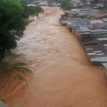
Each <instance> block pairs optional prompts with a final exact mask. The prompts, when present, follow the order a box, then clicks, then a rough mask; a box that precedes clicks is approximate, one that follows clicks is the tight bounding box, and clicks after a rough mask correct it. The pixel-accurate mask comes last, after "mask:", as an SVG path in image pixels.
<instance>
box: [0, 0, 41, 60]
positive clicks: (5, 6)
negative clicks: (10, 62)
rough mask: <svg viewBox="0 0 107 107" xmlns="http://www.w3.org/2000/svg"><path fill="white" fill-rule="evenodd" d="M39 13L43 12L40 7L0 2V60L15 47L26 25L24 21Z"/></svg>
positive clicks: (0, 0)
mask: <svg viewBox="0 0 107 107" xmlns="http://www.w3.org/2000/svg"><path fill="white" fill-rule="evenodd" d="M40 12H43V9H42V8H41V7H40V6H35V7H28V6H27V4H26V3H24V2H23V3H22V2H20V1H19V0H0V60H1V59H2V58H3V57H4V56H5V53H7V52H8V51H10V50H11V49H13V48H15V47H16V46H17V41H18V40H19V39H20V38H21V37H22V36H23V31H24V29H25V26H26V25H27V24H28V21H27V20H25V19H26V18H28V17H29V15H33V16H34V15H36V16H38V14H39V13H40Z"/></svg>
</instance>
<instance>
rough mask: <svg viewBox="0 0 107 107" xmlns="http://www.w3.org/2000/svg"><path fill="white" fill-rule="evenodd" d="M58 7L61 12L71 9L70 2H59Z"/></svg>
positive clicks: (61, 0) (62, 0)
mask: <svg viewBox="0 0 107 107" xmlns="http://www.w3.org/2000/svg"><path fill="white" fill-rule="evenodd" d="M60 7H61V8H62V9H63V10H69V9H71V4H70V0H60Z"/></svg>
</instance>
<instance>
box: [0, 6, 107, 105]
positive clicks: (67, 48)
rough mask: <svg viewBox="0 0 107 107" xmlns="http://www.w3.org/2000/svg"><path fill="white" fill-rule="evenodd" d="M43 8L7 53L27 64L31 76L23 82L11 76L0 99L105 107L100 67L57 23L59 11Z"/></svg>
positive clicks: (106, 93) (106, 89) (106, 100)
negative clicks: (93, 64)
mask: <svg viewBox="0 0 107 107" xmlns="http://www.w3.org/2000/svg"><path fill="white" fill-rule="evenodd" d="M44 9H45V15H44V16H42V17H41V18H40V19H39V20H38V21H34V22H32V23H31V24H30V25H29V26H28V27H27V28H26V30H25V34H24V37H23V38H22V39H21V40H20V41H19V42H18V47H17V48H16V49H15V50H13V51H12V54H11V55H9V56H7V59H8V60H11V59H12V60H16V61H21V62H25V63H27V67H28V68H30V69H32V70H33V75H30V76H28V78H27V80H28V82H27V83H26V82H22V81H20V80H16V79H13V78H11V79H10V80H9V82H8V84H7V85H6V86H5V88H4V89H2V90H1V92H0V98H2V99H4V100H6V102H7V103H8V105H9V107H14V105H17V104H19V105H20V107H107V81H106V78H105V76H104V69H103V68H102V67H95V66H91V64H90V63H89V61H88V59H87V57H86V55H85V53H84V51H83V50H82V48H81V47H80V45H79V43H78V41H77V39H76V38H75V36H74V35H73V34H72V33H71V32H69V31H68V29H67V28H66V27H64V26H61V25H60V24H59V21H58V20H59V17H60V15H61V14H62V11H61V10H60V9H59V8H58V7H44Z"/></svg>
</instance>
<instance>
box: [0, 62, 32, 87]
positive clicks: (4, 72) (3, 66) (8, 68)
mask: <svg viewBox="0 0 107 107" xmlns="http://www.w3.org/2000/svg"><path fill="white" fill-rule="evenodd" d="M25 65H26V64H25V63H19V62H12V61H11V62H3V61H2V62H0V78H1V77H2V76H5V77H6V81H4V82H3V83H2V84H1V86H0V89H2V88H4V87H5V85H6V84H7V82H8V81H9V79H10V77H11V76H12V74H13V73H14V72H16V73H17V75H16V78H18V79H20V80H24V81H26V79H25V78H24V75H26V73H32V71H31V70H29V69H28V68H26V67H25Z"/></svg>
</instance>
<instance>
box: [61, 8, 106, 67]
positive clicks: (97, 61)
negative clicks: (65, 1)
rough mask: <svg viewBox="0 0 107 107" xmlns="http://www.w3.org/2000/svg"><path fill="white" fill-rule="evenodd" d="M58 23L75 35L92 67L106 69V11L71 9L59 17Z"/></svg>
mask: <svg viewBox="0 0 107 107" xmlns="http://www.w3.org/2000/svg"><path fill="white" fill-rule="evenodd" d="M60 23H61V24H62V25H66V26H67V27H68V29H69V30H70V31H71V32H73V33H74V34H75V36H76V37H77V38H78V40H79V42H80V44H81V46H82V47H83V49H84V50H85V52H86V54H87V56H88V58H89V60H90V61H91V63H92V64H93V65H102V66H104V67H105V68H107V11H106V10H103V11H102V10H99V9H91V8H85V9H72V10H71V11H70V12H67V13H65V14H64V15H61V18H60Z"/></svg>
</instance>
